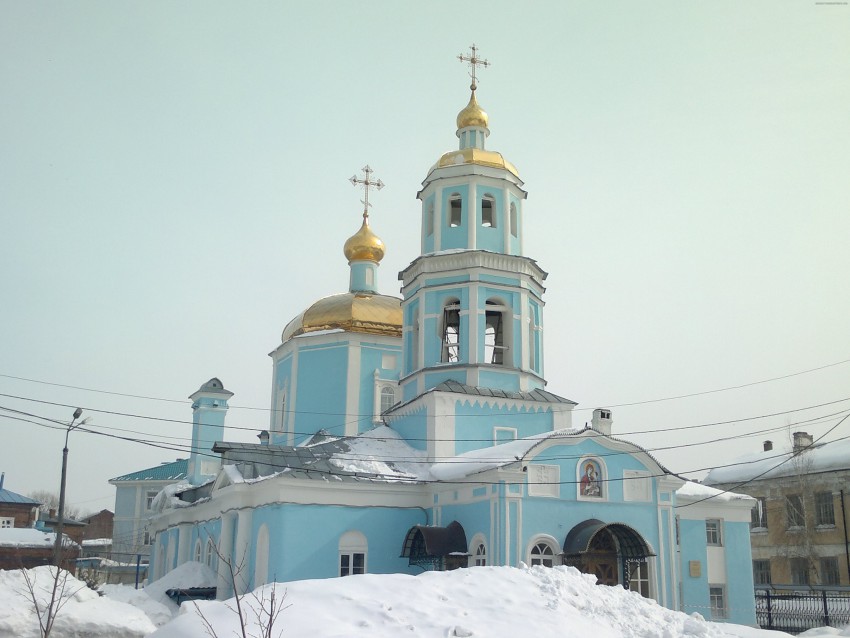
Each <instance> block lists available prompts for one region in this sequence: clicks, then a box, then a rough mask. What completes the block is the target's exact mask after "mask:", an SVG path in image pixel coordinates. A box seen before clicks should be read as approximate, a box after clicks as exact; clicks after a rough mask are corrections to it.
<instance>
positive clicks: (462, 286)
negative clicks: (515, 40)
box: [399, 45, 546, 400]
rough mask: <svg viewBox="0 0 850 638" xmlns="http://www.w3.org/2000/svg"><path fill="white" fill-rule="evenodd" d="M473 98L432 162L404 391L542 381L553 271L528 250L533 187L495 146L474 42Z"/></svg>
mask: <svg viewBox="0 0 850 638" xmlns="http://www.w3.org/2000/svg"><path fill="white" fill-rule="evenodd" d="M458 58H459V59H460V61H461V62H465V63H468V64H469V67H470V69H471V71H470V77H471V78H472V83H471V85H470V92H471V94H470V98H469V102H468V103H467V105H466V106H465V107H464V108H463V109H462V110H461V111H460V113H458V116H457V120H456V124H457V131H456V135H457V137H458V140H459V145H458V149H457V150H455V151H449V152H448V153H445V154H444V155H443V156H442V157H440V159H439V160H438V161H437V163H436V164H434V165H433V166H432V167H431V169H430V170H429V171H428V174H427V176H426V177H425V180H424V181H423V182H422V190H420V191H419V193H418V194H417V198H418V199H419V200H420V201H421V202H422V217H421V237H422V239H421V254H420V256H419V257H417V258H416V259H415V260H414V261H413V263H411V264H410V266H408V267H407V268H406V269H405V270H404V271H402V272H401V273H400V274H399V279H400V280H401V281H402V295H403V301H402V310H403V313H404V369H403V371H402V379H401V385H402V392H403V398H404V399H405V400H408V399H411V398H413V397H415V396H418V395H419V394H422V393H423V392H426V391H427V390H429V389H431V388H434V387H436V386H437V385H439V384H440V383H442V382H444V381H456V382H458V383H462V384H465V385H470V386H481V387H486V388H493V389H499V390H503V391H529V390H534V389H542V388H543V386H544V385H545V381H544V379H543V360H542V357H543V344H542V334H543V333H542V328H543V326H542V308H543V301H542V295H543V292H544V288H543V285H542V282H543V280H544V279H545V278H546V273H545V272H544V271H543V270H541V269H540V267H539V266H537V264H536V262H535V261H534V260H532V259H529V258H527V257H525V256H523V254H522V247H523V240H522V224H523V202H524V201H525V199H526V196H527V193H526V192H525V191H524V190H523V188H522V187H523V182H522V180H521V179H520V177H519V172H518V171H517V169H516V167H515V166H514V165H513V164H511V163H510V162H508V161H507V160H506V159H505V158H504V157H503V156H502V154H501V153H498V152H496V151H491V150H488V149H487V148H486V146H485V145H486V141H487V138H488V137H489V135H490V129H489V123H490V122H489V116H488V115H487V113H486V112H485V111H484V109H483V108H482V107H481V105H480V104H479V103H478V98H477V95H476V91H477V89H478V79H477V71H478V69H479V68H487V67H489V66H490V62H489V61H487V60H485V59H483V58H481V57H480V56H479V53H478V49H477V47H475V45H473V46H472V47H471V49H470V54H469V55H464V54H462V55H459V56H458Z"/></svg>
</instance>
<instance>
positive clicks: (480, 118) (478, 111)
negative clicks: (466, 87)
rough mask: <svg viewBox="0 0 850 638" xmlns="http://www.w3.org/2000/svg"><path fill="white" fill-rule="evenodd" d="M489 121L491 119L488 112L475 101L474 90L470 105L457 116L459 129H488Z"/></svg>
mask: <svg viewBox="0 0 850 638" xmlns="http://www.w3.org/2000/svg"><path fill="white" fill-rule="evenodd" d="M489 121H490V118H489V117H488V116H487V112H486V111H485V110H484V109H482V108H481V105H480V104H478V100H476V99H475V91H474V90H473V91H472V95H471V96H470V97H469V104H467V105H466V106H465V107H464V109H463V110H462V111H461V112H460V113H458V114H457V127H458V129H462V128H466V127H467V126H480V127H481V128H487V123H488V122H489Z"/></svg>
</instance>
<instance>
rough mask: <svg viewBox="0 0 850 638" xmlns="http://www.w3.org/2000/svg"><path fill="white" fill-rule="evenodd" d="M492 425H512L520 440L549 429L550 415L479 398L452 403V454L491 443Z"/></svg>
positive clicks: (506, 426)
mask: <svg viewBox="0 0 850 638" xmlns="http://www.w3.org/2000/svg"><path fill="white" fill-rule="evenodd" d="M487 387H493V386H487ZM495 428H515V429H516V431H517V432H516V437H515V438H518V439H521V438H523V437H526V436H531V435H532V434H540V433H542V432H549V431H551V430H552V414H551V413H550V412H544V411H534V412H529V411H528V410H525V409H517V407H516V406H507V405H492V404H482V403H479V402H478V401H476V402H474V403H473V402H470V401H456V402H455V454H463V453H464V452H470V451H471V450H477V449H480V448H484V447H490V446H492V445H493V442H494V441H495V439H496V430H495Z"/></svg>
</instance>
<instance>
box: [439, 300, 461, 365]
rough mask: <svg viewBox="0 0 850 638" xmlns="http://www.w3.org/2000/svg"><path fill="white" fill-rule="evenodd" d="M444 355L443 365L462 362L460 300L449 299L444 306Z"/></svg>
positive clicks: (441, 358)
mask: <svg viewBox="0 0 850 638" xmlns="http://www.w3.org/2000/svg"><path fill="white" fill-rule="evenodd" d="M442 333H443V334H442V341H443V345H442V353H441V354H440V361H442V362H443V363H457V362H458V361H460V300H459V299H449V300H448V301H447V302H446V305H445V306H443V330H442Z"/></svg>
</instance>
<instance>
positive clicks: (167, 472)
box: [109, 459, 189, 483]
mask: <svg viewBox="0 0 850 638" xmlns="http://www.w3.org/2000/svg"><path fill="white" fill-rule="evenodd" d="M188 470H189V459H177V460H176V461H172V462H171V463H162V464H160V465H157V466H155V467H149V468H147V469H146V470H139V471H138V472H131V473H130V474H124V475H123V476H116V477H115V478H113V479H109V482H110V483H113V482H118V481H121V482H124V481H181V480H183V479H184V478H186V473H187V472H188Z"/></svg>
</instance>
